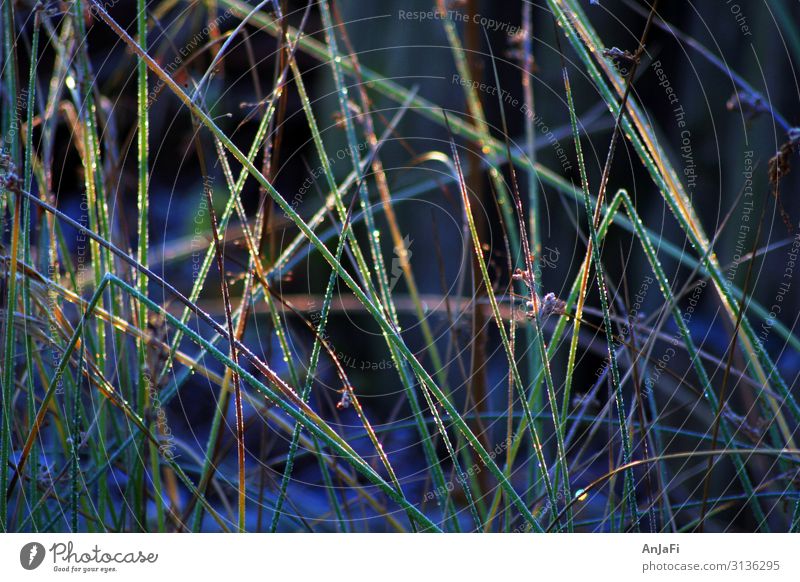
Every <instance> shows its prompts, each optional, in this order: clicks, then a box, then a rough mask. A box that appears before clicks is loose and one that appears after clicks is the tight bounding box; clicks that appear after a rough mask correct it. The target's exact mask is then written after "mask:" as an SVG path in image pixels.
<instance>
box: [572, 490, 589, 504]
mask: <svg viewBox="0 0 800 582" xmlns="http://www.w3.org/2000/svg"><path fill="white" fill-rule="evenodd" d="M587 497H589V494H588V493H587V492H586V491H584V490H583V489H578V490H577V491H576V492H575V499H577V500H578V501H586V498H587Z"/></svg>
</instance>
